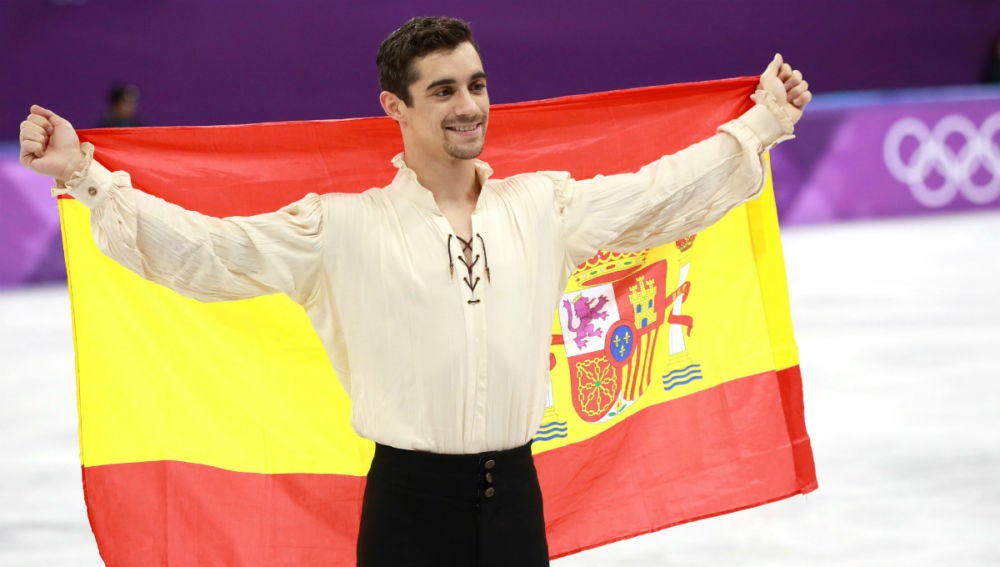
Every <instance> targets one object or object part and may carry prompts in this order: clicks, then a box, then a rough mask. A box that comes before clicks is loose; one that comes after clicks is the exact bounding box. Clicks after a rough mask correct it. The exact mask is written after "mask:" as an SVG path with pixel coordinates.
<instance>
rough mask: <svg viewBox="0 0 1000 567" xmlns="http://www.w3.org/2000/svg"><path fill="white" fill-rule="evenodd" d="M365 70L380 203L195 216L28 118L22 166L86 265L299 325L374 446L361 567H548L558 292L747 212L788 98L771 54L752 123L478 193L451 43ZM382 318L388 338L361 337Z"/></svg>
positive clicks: (479, 173)
mask: <svg viewBox="0 0 1000 567" xmlns="http://www.w3.org/2000/svg"><path fill="white" fill-rule="evenodd" d="M377 62H378V68H379V80H380V83H381V86H382V89H383V92H382V93H381V95H380V102H381V104H382V108H383V109H384V110H385V112H386V114H387V115H388V116H390V117H391V118H392V119H394V120H395V121H396V122H397V123H398V124H399V128H400V132H401V134H402V138H403V153H402V154H400V155H398V156H396V158H394V160H393V163H394V164H395V165H396V166H397V167H398V168H399V172H398V173H397V175H396V177H395V179H394V180H393V181H392V182H391V183H390V184H389V185H388V186H386V187H384V188H381V189H371V190H369V191H366V192H364V193H362V194H359V195H343V194H330V195H322V196H320V195H315V194H310V195H307V196H306V197H304V198H303V199H301V200H299V201H297V202H295V203H292V204H290V205H288V206H286V207H284V208H283V209H281V210H279V211H277V212H274V213H269V214H264V215H258V216H253V217H242V218H228V219H217V218H211V217H206V216H204V215H201V214H198V213H193V212H190V211H185V210H183V209H180V208H179V207H176V206H174V205H171V204H169V203H166V202H164V201H162V200H160V199H157V198H154V197H151V196H149V195H146V194H144V193H142V192H140V191H138V190H135V189H134V188H132V187H131V181H130V179H129V178H128V176H127V174H124V173H115V174H112V173H111V172H109V171H108V170H107V169H105V168H104V167H103V166H101V164H99V163H98V162H96V161H94V160H93V158H92V155H93V148H92V147H90V146H89V145H88V144H84V145H83V146H81V145H80V143H79V140H78V138H77V136H76V133H75V132H74V130H73V128H72V126H71V125H70V124H69V123H68V122H67V121H66V120H64V119H63V118H61V117H59V116H58V115H56V114H55V113H53V112H51V111H50V110H47V109H44V108H41V107H38V106H33V107H32V109H31V114H30V115H29V116H28V118H27V120H25V121H24V122H22V124H21V161H22V163H23V164H24V165H26V166H27V167H29V168H31V169H33V170H34V171H36V172H39V173H42V174H44V175H49V176H53V177H55V178H57V179H58V180H61V183H60V185H61V186H62V187H64V188H63V189H62V191H65V192H68V193H70V194H71V195H72V196H73V197H75V198H76V199H78V200H79V201H81V202H83V203H84V204H85V205H87V206H88V207H90V208H91V211H92V217H91V218H92V226H93V232H94V238H95V240H96V241H97V244H98V246H99V247H100V248H101V249H102V250H104V251H105V252H106V253H107V254H109V255H110V256H111V257H113V258H115V259H116V260H117V261H118V262H120V263H121V264H123V265H125V266H126V267H128V268H130V269H132V270H134V271H136V272H137V273H139V274H141V275H142V276H144V277H146V278H149V279H151V280H154V281H157V282H160V283H162V284H164V285H167V286H169V287H171V288H173V289H174V290H176V291H178V292H180V293H182V294H185V295H188V296H191V297H194V298H197V299H201V300H205V301H213V300H226V299H237V298H245V297H251V296H255V295H260V294H266V293H274V292H279V291H280V292H283V293H286V294H287V295H289V296H290V297H291V298H292V299H293V300H295V301H297V302H298V303H299V304H301V305H302V306H303V308H304V309H305V310H306V312H307V313H308V315H309V317H310V319H311V321H312V324H313V326H314V328H315V329H316V331H317V333H318V334H319V336H320V338H321V339H322V341H323V344H324V345H325V347H326V350H327V353H328V355H329V358H330V361H331V363H332V365H333V367H334V369H335V370H336V372H337V375H338V377H339V378H340V380H341V382H342V383H343V385H344V387H345V389H346V390H347V392H348V394H349V395H350V398H351V401H352V425H353V426H354V428H355V430H356V431H357V432H358V433H359V434H360V435H362V436H364V437H366V438H368V439H371V440H373V441H375V442H376V451H375V457H374V460H373V463H372V466H371V470H370V472H369V475H368V482H367V488H366V492H365V497H364V505H363V511H362V518H361V531H360V535H359V539H358V564H359V565H362V566H382V565H449V566H452V565H454V566H464V565H470V566H471V565H497V566H499V565H518V566H536V565H547V564H548V551H547V546H546V540H545V526H544V520H543V515H542V501H541V494H540V491H539V488H538V481H537V476H536V474H535V469H534V465H533V461H532V458H531V450H530V440H531V438H532V435H533V433H534V432H535V431H536V429H537V427H538V424H539V422H540V420H541V417H542V413H543V411H544V408H545V405H546V394H547V381H548V348H549V341H550V331H551V321H552V312H553V310H554V309H555V307H556V304H557V301H558V299H559V297H560V295H561V293H562V290H563V289H564V287H565V284H566V281H567V278H568V277H569V276H570V274H571V273H572V271H573V268H574V266H576V265H577V264H578V263H579V262H581V261H582V260H585V259H586V258H588V257H590V256H591V255H593V254H594V253H595V252H596V251H597V250H599V249H611V250H633V249H642V248H646V247H649V246H655V245H658V244H662V243H665V242H671V241H673V240H676V239H677V238H679V237H681V236H684V235H688V234H692V233H694V232H697V231H699V230H702V229H703V228H705V227H707V226H709V225H710V224H712V223H713V222H715V221H716V220H717V219H719V218H720V217H721V216H722V215H724V214H725V213H726V212H727V211H728V210H730V209H731V208H732V207H734V206H736V205H738V204H739V203H741V202H743V201H745V200H746V199H748V198H752V197H753V196H755V195H756V194H757V192H758V191H759V190H760V188H761V186H762V185H763V168H762V164H761V154H762V153H763V152H764V151H765V150H767V149H768V148H769V147H771V146H773V145H774V144H775V143H777V142H778V141H780V140H782V139H785V138H786V137H788V136H789V135H790V134H791V131H792V126H793V124H794V123H795V122H796V121H797V120H798V119H799V117H800V116H801V114H802V109H803V108H804V107H805V105H806V104H807V103H808V102H809V100H810V98H811V94H810V93H809V91H808V85H807V84H806V82H805V81H803V80H802V77H801V74H800V73H798V72H797V71H793V70H792V69H791V68H790V67H789V66H788V65H786V64H784V63H783V62H782V60H781V58H780V56H776V57H775V59H774V60H773V61H772V62H771V64H770V65H769V66H768V68H767V69H766V70H765V72H764V74H763V75H762V77H761V84H760V90H758V92H757V93H756V94H755V95H754V99H755V101H756V102H757V105H756V106H755V107H754V108H752V109H751V110H749V111H747V113H745V114H744V115H743V116H742V117H740V118H739V119H738V120H735V121H732V122H730V123H727V124H725V125H723V126H722V127H720V129H719V133H717V134H716V135H715V136H713V137H711V138H709V139H707V140H705V141H703V142H700V143H698V144H695V145H694V146H691V147H690V148H688V149H686V150H683V151H682V152H679V153H677V154H674V155H672V156H665V157H663V158H661V159H660V160H657V161H656V162H654V163H651V164H649V165H647V166H646V167H644V168H642V169H641V170H640V171H638V172H636V173H633V174H622V175H611V176H607V177H598V178H595V179H590V180H574V179H571V178H570V177H569V175H568V174H567V173H561V172H542V173H528V174H523V175H518V176H515V177H512V178H509V179H503V180H493V179H490V174H491V170H490V168H489V166H488V165H487V164H485V163H483V162H480V161H478V160H476V159H475V158H476V157H477V156H478V155H479V154H480V152H481V151H482V149H483V144H484V142H485V135H486V130H487V127H488V123H489V95H488V91H487V77H486V73H485V71H484V69H483V65H482V62H481V60H480V57H479V52H478V47H477V46H476V44H475V43H474V41H473V38H472V35H471V32H470V31H469V28H468V26H467V24H465V23H464V22H462V21H460V20H455V19H451V18H416V19H413V20H411V21H409V22H407V23H406V24H405V25H403V26H402V27H401V28H399V29H398V30H396V31H395V32H393V33H392V34H391V35H390V36H389V37H388V38H387V39H386V40H385V42H383V44H382V46H381V47H380V48H379V52H378V57H377ZM342 267H345V268H346V267H349V269H342ZM386 320H392V321H397V322H398V324H394V325H392V326H389V327H383V326H375V325H371V324H370V323H369V322H370V321H386ZM413 329H420V332H416V333H415V332H413Z"/></svg>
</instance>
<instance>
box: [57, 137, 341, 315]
mask: <svg viewBox="0 0 1000 567" xmlns="http://www.w3.org/2000/svg"><path fill="white" fill-rule="evenodd" d="M84 146H85V151H86V153H87V156H88V158H87V163H86V164H85V166H84V167H83V168H82V169H81V170H80V171H78V172H77V173H75V174H74V175H73V177H72V178H71V179H70V180H69V181H67V182H66V184H65V189H64V190H62V191H60V190H59V189H56V190H54V192H56V193H59V192H68V193H69V194H70V195H72V196H73V197H74V198H75V199H76V200H78V201H80V202H82V203H83V204H84V205H86V206H87V207H88V208H89V209H90V211H91V231H92V233H93V236H94V241H95V242H96V244H97V247H98V248H99V249H100V250H101V251H103V252H104V253H105V254H107V255H108V256H110V257H111V258H112V259H114V260H115V261H116V262H118V263H119V264H121V265H122V266H124V267H126V268H128V269H130V270H132V271H133V272H135V273H137V274H139V275H140V276H142V277H143V278H146V279H148V280H151V281H154V282H157V283H160V284H163V285H165V286H167V287H169V288H171V289H173V290H174V291H176V292H178V293H180V294H182V295H185V296H187V297H191V298H194V299H198V300H200V301H222V300H231V299H244V298H248V297H255V296H258V295H266V294H270V293H276V292H283V293H286V294H288V295H289V296H290V297H291V298H292V299H293V300H295V301H297V302H299V303H304V302H305V301H307V300H308V299H309V298H310V296H311V295H312V294H313V293H314V291H315V288H316V285H317V279H318V278H319V277H321V276H320V274H321V273H322V266H321V264H322V257H323V234H322V233H323V226H324V218H325V210H324V209H325V204H324V200H323V199H322V197H320V196H318V195H316V194H310V195H307V196H306V197H304V198H302V199H300V200H299V201H296V202H294V203H291V204H289V205H287V206H285V207H283V208H282V209H280V210H278V211H275V212H272V213H266V214H261V215H254V216H248V217H227V218H217V217H211V216H207V215H204V214H201V213H198V212H194V211H189V210H186V209H183V208H181V207H179V206H177V205H174V204H172V203H168V202H167V201H164V200H163V199H160V198H158V197H154V196H152V195H149V194H147V193H144V192H142V191H140V190H138V189H136V188H134V187H132V182H131V178H130V177H129V175H128V174H127V173H125V172H123V171H116V172H114V173H112V172H111V171H109V170H108V169H107V168H105V167H104V166H102V165H101V164H100V163H98V162H97V161H96V160H94V159H93V157H92V156H93V147H92V146H90V145H89V144H85V145H84Z"/></svg>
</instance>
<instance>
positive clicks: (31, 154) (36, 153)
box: [21, 140, 45, 163]
mask: <svg viewBox="0 0 1000 567" xmlns="http://www.w3.org/2000/svg"><path fill="white" fill-rule="evenodd" d="M44 153H45V146H43V145H42V144H41V143H39V142H33V141H31V140H28V141H26V142H22V143H21V163H25V162H24V159H25V158H31V159H29V160H28V162H29V163H30V162H31V161H33V160H34V158H37V157H42V155H44Z"/></svg>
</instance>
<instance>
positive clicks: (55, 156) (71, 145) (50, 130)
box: [20, 104, 86, 181]
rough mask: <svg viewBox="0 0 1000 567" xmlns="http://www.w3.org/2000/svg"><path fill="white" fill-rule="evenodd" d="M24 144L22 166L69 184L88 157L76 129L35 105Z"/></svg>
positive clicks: (23, 131) (24, 126) (23, 124)
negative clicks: (66, 181) (74, 173)
mask: <svg viewBox="0 0 1000 567" xmlns="http://www.w3.org/2000/svg"><path fill="white" fill-rule="evenodd" d="M20 140H21V165H23V166H25V167H27V168H28V169H30V170H32V171H34V172H35V173H40V174H42V175H45V176H47V177H54V178H56V179H60V180H63V181H65V180H67V179H69V178H70V176H71V175H73V172H75V171H76V170H77V169H79V168H80V167H82V166H83V162H84V159H85V157H86V156H85V155H84V153H83V150H82V149H80V138H79V137H78V136H77V135H76V130H74V129H73V125H72V124H70V123H69V121H67V120H66V119H65V118H63V117H62V116H59V115H58V114H56V113H55V112H52V111H51V110H49V109H47V108H42V107H41V106H38V105H37V104H36V105H32V107H31V114H29V115H28V117H27V118H26V119H25V120H24V122H21V136H20Z"/></svg>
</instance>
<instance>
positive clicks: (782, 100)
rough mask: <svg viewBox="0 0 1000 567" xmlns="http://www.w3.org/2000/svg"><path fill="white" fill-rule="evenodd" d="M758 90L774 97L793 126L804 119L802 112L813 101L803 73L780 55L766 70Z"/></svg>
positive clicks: (761, 77)
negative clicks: (793, 67) (800, 119)
mask: <svg viewBox="0 0 1000 567" xmlns="http://www.w3.org/2000/svg"><path fill="white" fill-rule="evenodd" d="M757 88H759V89H762V90H766V91H767V92H769V93H771V94H772V95H774V98H775V99H777V100H778V104H780V105H781V107H782V109H783V110H784V111H785V114H787V115H788V117H789V118H791V119H792V123H793V124H794V123H795V122H798V121H799V118H802V110H803V109H804V108H805V107H806V105H807V104H809V101H810V100H812V93H811V92H809V83H807V82H806V81H805V80H804V79H803V78H802V73H800V72H799V71H796V70H794V69H792V67H791V66H790V65H789V64H788V63H785V62H784V60H783V59H782V58H781V54H780V53H778V54H775V56H774V59H772V60H771V63H770V64H769V65H768V66H767V69H764V72H763V73H762V74H761V76H760V86H758V87H757Z"/></svg>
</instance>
